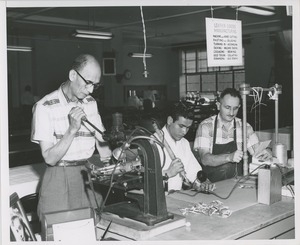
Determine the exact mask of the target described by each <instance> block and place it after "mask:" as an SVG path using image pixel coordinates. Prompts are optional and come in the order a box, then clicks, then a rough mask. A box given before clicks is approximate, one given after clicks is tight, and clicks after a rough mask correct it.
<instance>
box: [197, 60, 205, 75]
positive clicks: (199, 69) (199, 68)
mask: <svg viewBox="0 0 300 245" xmlns="http://www.w3.org/2000/svg"><path fill="white" fill-rule="evenodd" d="M198 64H199V67H198V71H200V72H207V61H206V60H199V61H198Z"/></svg>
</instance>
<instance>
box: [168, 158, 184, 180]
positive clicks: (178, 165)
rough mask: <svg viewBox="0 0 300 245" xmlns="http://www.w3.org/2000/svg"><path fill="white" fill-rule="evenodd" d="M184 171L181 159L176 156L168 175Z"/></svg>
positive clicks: (172, 175) (171, 175)
mask: <svg viewBox="0 0 300 245" xmlns="http://www.w3.org/2000/svg"><path fill="white" fill-rule="evenodd" d="M182 171H184V166H183V164H182V162H181V160H180V159H178V158H176V159H174V160H173V161H172V162H171V165H170V167H169V168H168V170H167V171H166V172H167V174H168V176H169V177H170V178H171V177H174V176H175V175H177V174H178V173H180V172H182Z"/></svg>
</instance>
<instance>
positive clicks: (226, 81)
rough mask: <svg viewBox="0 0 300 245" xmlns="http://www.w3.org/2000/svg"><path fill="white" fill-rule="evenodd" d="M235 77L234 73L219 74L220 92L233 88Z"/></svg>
mask: <svg viewBox="0 0 300 245" xmlns="http://www.w3.org/2000/svg"><path fill="white" fill-rule="evenodd" d="M232 86H233V75H232V72H226V73H219V74H218V90H219V91H223V90H224V89H225V88H232Z"/></svg>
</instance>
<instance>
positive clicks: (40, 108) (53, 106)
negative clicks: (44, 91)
mask: <svg viewBox="0 0 300 245" xmlns="http://www.w3.org/2000/svg"><path fill="white" fill-rule="evenodd" d="M62 86H63V85H62ZM62 86H60V88H59V89H58V90H56V91H53V92H52V93H50V94H48V95H46V96H45V97H43V98H42V99H41V100H40V101H38V102H37V103H36V104H35V105H34V107H33V119H32V130H31V141H32V142H35V143H39V142H40V141H46V142H52V143H53V144H56V143H58V142H59V141H60V140H61V139H62V137H63V136H64V134H65V133H66V131H67V129H68V128H69V119H68V114H69V112H70V110H71V109H72V108H73V107H76V106H79V107H82V109H83V111H84V112H85V113H86V117H87V119H88V120H89V121H90V122H91V123H93V124H94V125H95V126H96V127H97V128H98V129H100V130H101V131H105V128H104V126H103V124H102V121H101V117H100V115H99V113H98V107H97V103H96V101H95V99H94V98H93V97H91V96H87V97H86V98H84V99H83V100H82V101H78V102H72V101H70V100H69V99H68V98H67V97H66V96H65V94H64V93H63V91H62ZM94 135H95V129H93V128H92V127H91V126H89V125H88V124H84V125H81V128H80V129H79V131H78V132H77V133H76V136H75V138H74V140H73V142H72V144H71V145H70V147H69V149H68V151H67V153H66V154H65V155H64V157H63V158H62V160H69V161H73V160H81V159H88V158H89V157H91V156H92V154H93V153H94V151H95V137H94Z"/></svg>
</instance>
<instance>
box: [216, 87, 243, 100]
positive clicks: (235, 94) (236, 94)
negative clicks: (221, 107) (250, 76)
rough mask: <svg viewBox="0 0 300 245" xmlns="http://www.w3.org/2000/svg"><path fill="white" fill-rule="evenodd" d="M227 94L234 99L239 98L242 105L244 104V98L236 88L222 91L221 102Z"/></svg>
mask: <svg viewBox="0 0 300 245" xmlns="http://www.w3.org/2000/svg"><path fill="white" fill-rule="evenodd" d="M227 94H229V95H231V96H232V97H237V98H239V100H240V103H241V102H242V97H241V95H240V92H239V91H237V90H236V89H235V88H226V89H224V90H223V91H222V93H221V95H220V99H219V101H220V100H221V99H223V98H224V96H225V95H227Z"/></svg>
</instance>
